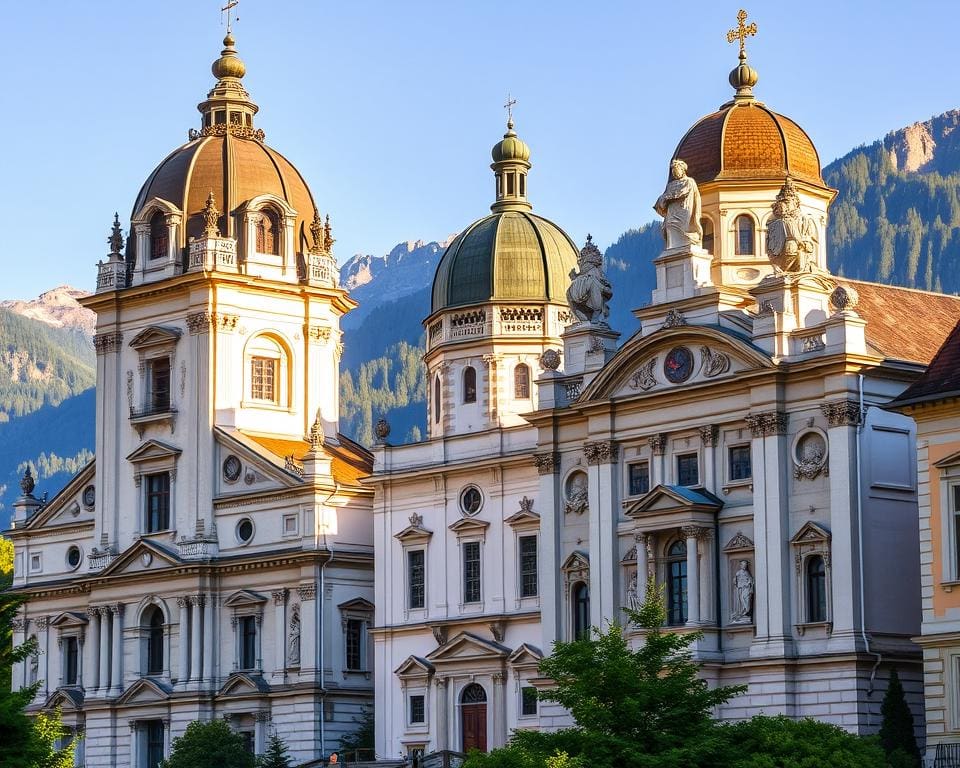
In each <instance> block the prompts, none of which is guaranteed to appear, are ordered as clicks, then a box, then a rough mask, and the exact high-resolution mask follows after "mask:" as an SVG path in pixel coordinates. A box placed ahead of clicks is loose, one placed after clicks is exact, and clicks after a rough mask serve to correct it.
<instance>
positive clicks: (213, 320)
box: [187, 312, 240, 335]
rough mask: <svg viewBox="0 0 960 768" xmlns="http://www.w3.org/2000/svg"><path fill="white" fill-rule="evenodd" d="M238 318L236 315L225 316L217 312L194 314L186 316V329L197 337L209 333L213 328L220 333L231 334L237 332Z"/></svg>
mask: <svg viewBox="0 0 960 768" xmlns="http://www.w3.org/2000/svg"><path fill="white" fill-rule="evenodd" d="M239 321H240V318H239V317H238V316H237V315H226V314H222V313H219V312H194V313H193V314H192V315H187V329H188V330H189V331H190V333H192V334H194V335H197V334H200V333H209V332H210V329H211V328H213V329H214V330H215V331H217V332H220V333H233V332H234V331H235V330H237V323H239Z"/></svg>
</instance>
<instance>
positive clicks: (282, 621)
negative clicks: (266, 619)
mask: <svg viewBox="0 0 960 768" xmlns="http://www.w3.org/2000/svg"><path fill="white" fill-rule="evenodd" d="M271 594H272V597H273V638H274V639H273V650H274V654H273V678H274V680H276V681H277V682H282V681H283V678H284V673H285V671H286V668H287V632H286V616H285V614H286V608H287V590H286V589H276V590H274V591H273V592H272V593H271Z"/></svg>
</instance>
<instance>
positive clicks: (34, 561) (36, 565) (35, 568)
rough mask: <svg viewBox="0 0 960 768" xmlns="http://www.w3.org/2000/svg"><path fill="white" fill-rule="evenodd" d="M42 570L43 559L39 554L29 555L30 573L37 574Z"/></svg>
mask: <svg viewBox="0 0 960 768" xmlns="http://www.w3.org/2000/svg"><path fill="white" fill-rule="evenodd" d="M42 570H43V558H42V556H41V553H40V552H37V553H35V554H32V555H30V572H31V573H39V572H40V571H42Z"/></svg>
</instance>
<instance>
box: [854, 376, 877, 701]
mask: <svg viewBox="0 0 960 768" xmlns="http://www.w3.org/2000/svg"><path fill="white" fill-rule="evenodd" d="M857 389H858V391H859V395H860V418H859V420H858V421H857V442H856V452H857V461H856V464H857V539H858V541H857V545H858V552H857V560H858V561H859V571H860V636H861V637H862V638H863V647H864V650H865V651H866V653H867V654H868V655H870V656H873V657H874V658H875V659H876V662H875V663H874V665H873V669H871V670H870V682H869V684H868V685H867V696H872V695H873V684H874V681H875V680H876V677H877V670H878V669H879V668H880V662H881V661H883V656H882V655H881V654H879V653H877V652H876V651H873V650H871V649H870V637H869V635H867V618H866V616H867V607H866V601H865V595H866V590H865V589H864V584H863V486H862V482H863V480H862V469H861V466H860V465H861V461H862V458H861V455H860V438H861V435H862V434H863V425H864V423H865V422H866V420H867V419H866V411H865V410H864V407H863V374H862V373H859V374H857Z"/></svg>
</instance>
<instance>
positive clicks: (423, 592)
mask: <svg viewBox="0 0 960 768" xmlns="http://www.w3.org/2000/svg"><path fill="white" fill-rule="evenodd" d="M412 555H419V556H420V558H421V562H420V567H419V568H420V572H419V576H420V579H419V580H420V585H419V589H420V592H419V597H420V605H414V604H413V603H414V601H413V599H412V598H413V588H414V579H413V566H412V565H411V562H410V559H411V556H412ZM404 573H405V575H406V579H405V581H406V590H405V592H406V598H407V599H406V600H405V604H406V606H407V610H408V611H422V610H426V607H427V548H426V547H409V548H407V549H406V555H405V557H404Z"/></svg>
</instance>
